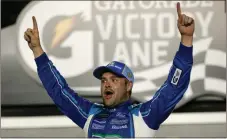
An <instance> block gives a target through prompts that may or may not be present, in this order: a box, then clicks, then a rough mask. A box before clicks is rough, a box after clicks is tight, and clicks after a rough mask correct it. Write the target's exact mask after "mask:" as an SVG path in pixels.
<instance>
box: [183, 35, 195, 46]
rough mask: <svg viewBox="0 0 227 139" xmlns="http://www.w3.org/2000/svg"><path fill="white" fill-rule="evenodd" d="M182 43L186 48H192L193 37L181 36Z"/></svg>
mask: <svg viewBox="0 0 227 139" xmlns="http://www.w3.org/2000/svg"><path fill="white" fill-rule="evenodd" d="M181 43H182V44H183V45H184V46H187V47H192V43H193V36H184V35H182V36H181Z"/></svg>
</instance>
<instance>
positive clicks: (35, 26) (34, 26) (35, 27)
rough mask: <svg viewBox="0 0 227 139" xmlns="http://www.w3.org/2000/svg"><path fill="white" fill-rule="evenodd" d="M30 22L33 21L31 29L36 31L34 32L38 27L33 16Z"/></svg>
mask: <svg viewBox="0 0 227 139" xmlns="http://www.w3.org/2000/svg"><path fill="white" fill-rule="evenodd" d="M32 21H33V29H34V30H36V31H38V25H37V22H36V19H35V16H32Z"/></svg>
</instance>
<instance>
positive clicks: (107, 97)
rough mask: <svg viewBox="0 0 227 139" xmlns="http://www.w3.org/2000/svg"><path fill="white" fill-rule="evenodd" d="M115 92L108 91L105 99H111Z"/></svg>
mask: <svg viewBox="0 0 227 139" xmlns="http://www.w3.org/2000/svg"><path fill="white" fill-rule="evenodd" d="M113 94H114V93H113V92H112V91H106V92H105V93H104V98H105V99H110V98H112V96H113Z"/></svg>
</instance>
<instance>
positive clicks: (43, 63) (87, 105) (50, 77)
mask: <svg viewBox="0 0 227 139" xmlns="http://www.w3.org/2000/svg"><path fill="white" fill-rule="evenodd" d="M32 19H33V29H31V28H28V29H27V31H26V32H25V33H24V39H25V40H26V41H27V42H28V46H29V47H30V49H31V50H32V52H33V54H34V57H35V62H36V65H37V71H38V75H39V78H40V80H41V81H42V84H43V86H44V88H45V89H46V91H47V92H48V94H49V96H50V97H51V98H52V100H53V101H54V103H55V104H56V105H57V107H58V108H59V109H60V110H61V111H62V112H63V113H64V114H65V115H66V116H68V117H69V118H70V119H71V120H72V121H73V122H75V123H76V124H77V125H78V126H79V127H81V128H84V125H85V123H86V121H87V118H88V116H89V111H90V109H91V107H92V106H93V103H91V102H90V101H88V100H86V99H83V98H82V97H80V96H78V94H77V93H76V92H74V91H73V90H72V89H70V88H69V86H68V84H67V83H66V81H65V79H64V78H63V77H62V75H61V74H60V73H59V71H58V70H57V69H56V67H55V66H54V65H53V63H52V62H51V61H50V60H49V58H48V56H47V55H46V53H45V52H44V51H43V49H42V47H41V45H40V40H39V31H38V26H37V22H36V19H35V17H34V16H33V17H32Z"/></svg>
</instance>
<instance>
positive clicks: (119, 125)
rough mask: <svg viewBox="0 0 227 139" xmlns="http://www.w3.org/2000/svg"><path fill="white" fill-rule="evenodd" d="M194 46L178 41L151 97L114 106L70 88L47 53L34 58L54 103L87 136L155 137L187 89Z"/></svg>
mask: <svg viewBox="0 0 227 139" xmlns="http://www.w3.org/2000/svg"><path fill="white" fill-rule="evenodd" d="M192 50H193V47H186V46H184V45H183V44H182V43H180V46H179V50H178V51H177V53H176V55H175V57H174V60H173V64H172V66H171V69H170V71H169V75H168V77H167V80H166V81H165V82H164V84H163V85H162V86H161V87H160V89H159V90H157V92H156V93H155V95H154V96H153V98H151V100H149V101H147V102H144V103H140V104H132V103H131V101H130V100H129V101H126V102H124V103H122V104H120V105H119V106H117V107H115V108H111V109H110V108H106V107H104V106H103V105H102V104H96V103H92V102H90V101H88V100H86V99H84V98H82V97H80V96H79V95H78V94H77V93H76V92H75V91H74V90H72V89H71V88H70V87H69V86H68V84H67V83H66V81H65V79H64V78H63V77H62V75H61V74H60V73H59V71H58V70H57V69H56V68H55V66H54V65H53V63H52V62H51V61H50V60H49V58H48V56H47V55H46V53H43V54H42V55H41V56H39V57H38V58H36V59H35V62H36V65H37V70H38V75H39V77H40V79H41V81H42V83H43V86H44V87H45V89H46V91H47V92H48V94H49V96H50V97H51V98H52V100H53V101H54V103H55V104H56V105H57V107H58V108H59V109H60V110H61V112H63V113H64V115H66V116H67V117H69V118H70V119H71V120H72V121H73V122H74V123H76V124H77V125H78V126H79V127H80V128H82V129H83V130H84V131H85V135H86V137H89V138H91V137H101V138H104V137H118V138H121V137H122V138H123V137H124V138H133V137H154V133H155V131H156V130H158V129H159V126H160V124H161V123H163V122H164V121H165V120H166V119H167V117H168V116H169V115H170V113H171V112H172V111H173V109H174V107H175V106H176V104H177V103H178V102H179V101H180V100H181V98H182V97H183V95H184V93H185V92H186V90H187V88H188V85H189V81H190V73H191V68H192V65H193V56H192Z"/></svg>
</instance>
